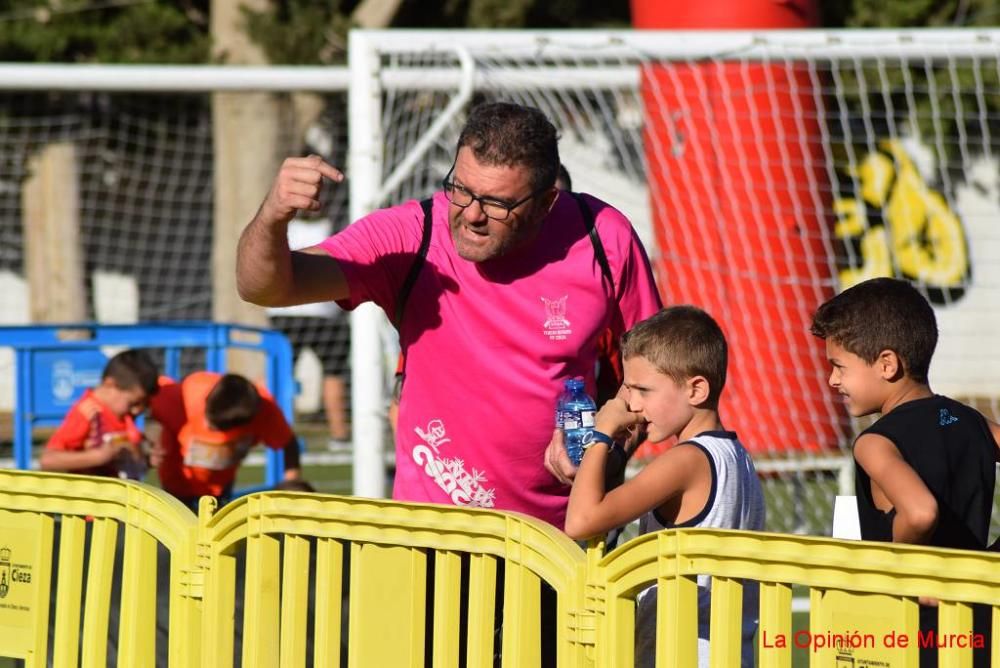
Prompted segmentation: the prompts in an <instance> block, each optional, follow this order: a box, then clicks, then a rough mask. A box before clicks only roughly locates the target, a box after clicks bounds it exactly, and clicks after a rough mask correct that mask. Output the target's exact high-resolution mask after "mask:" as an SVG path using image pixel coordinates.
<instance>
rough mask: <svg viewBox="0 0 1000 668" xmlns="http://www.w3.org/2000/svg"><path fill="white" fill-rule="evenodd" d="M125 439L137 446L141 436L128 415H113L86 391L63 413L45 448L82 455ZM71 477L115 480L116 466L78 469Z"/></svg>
mask: <svg viewBox="0 0 1000 668" xmlns="http://www.w3.org/2000/svg"><path fill="white" fill-rule="evenodd" d="M119 438H124V439H126V440H128V442H129V443H132V444H133V445H137V444H138V443H140V442H141V441H142V432H140V431H139V428H138V427H136V426H135V422H134V421H133V420H132V416H131V415H123V416H119V415H115V414H114V413H113V412H112V411H111V410H110V409H109V408H108V407H107V406H105V405H104V404H103V403H101V402H100V400H98V398H97V397H96V396H94V391H93V390H87V391H86V392H84V393H83V396H82V397H80V399H79V400H78V401H77V402H76V403H75V404H73V406H72V407H71V408H70V409H69V412H68V413H66V417H65V418H64V419H63V422H62V424H61V425H59V428H58V429H56V431H55V433H54V434H52V437H51V438H50V439H49V442H48V443H46V444H45V447H46V448H48V449H49V450H69V451H82V450H87V449H90V448H96V447H99V446H100V445H101V443H103V442H104V441H105V440H108V439H111V440H114V439H119ZM74 473H86V474H88V475H103V476H110V477H112V478H117V477H118V466H117V465H115V463H114V462H109V463H107V464H104V465H103V466H95V467H93V468H89V469H80V470H78V471H74Z"/></svg>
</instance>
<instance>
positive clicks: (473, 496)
mask: <svg viewBox="0 0 1000 668" xmlns="http://www.w3.org/2000/svg"><path fill="white" fill-rule="evenodd" d="M413 431H415V432H416V433H417V436H419V437H420V438H421V440H423V443H421V444H420V445H418V446H416V447H415V448H413V461H415V462H416V463H417V465H419V466H422V467H423V470H424V473H426V474H427V475H428V476H430V477H431V478H432V479H433V480H434V482H435V483H436V484H437V486H438V487H440V488H441V489H442V490H444V492H445V493H446V494H448V496H450V497H451V501H452V503H454V504H455V505H456V506H471V507H474V508H492V507H493V506H494V504H495V503H496V492H495V491H494V489H492V488H491V489H486V488H485V487H483V483H485V482H487V481H488V479H487V478H486V474H485V473H484V472H482V471H479V470H477V469H475V468H474V469H472V473H469V472H467V471H466V470H465V462H464V461H462V460H461V459H459V458H458V457H454V458H451V459H449V458H447V457H443V456H441V446H442V445H444V444H446V443H450V442H451V439H450V438H448V436H447V432H446V431H445V428H444V422H443V421H442V420H436V419H435V420H431V421H430V422H428V423H427V430H426V431H425V430H423V429H421V428H420V427H415V428H414V429H413Z"/></svg>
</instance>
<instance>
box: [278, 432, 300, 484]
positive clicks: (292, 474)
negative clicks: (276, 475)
mask: <svg viewBox="0 0 1000 668" xmlns="http://www.w3.org/2000/svg"><path fill="white" fill-rule="evenodd" d="M284 452H285V475H284V478H282V479H283V480H301V479H302V468H301V466H300V465H299V439H298V438H296V437H295V436H292V439H291V440H290V441H288V443H286V444H285V448H284Z"/></svg>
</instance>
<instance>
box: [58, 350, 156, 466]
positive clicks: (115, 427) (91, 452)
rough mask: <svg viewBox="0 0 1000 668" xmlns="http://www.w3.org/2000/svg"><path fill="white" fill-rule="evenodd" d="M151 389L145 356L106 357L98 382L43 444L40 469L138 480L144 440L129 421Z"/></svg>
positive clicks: (152, 376)
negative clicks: (105, 363) (108, 358)
mask: <svg viewBox="0 0 1000 668" xmlns="http://www.w3.org/2000/svg"><path fill="white" fill-rule="evenodd" d="M156 390H157V371H156V364H154V363H153V360H152V359H150V357H149V355H147V354H146V353H145V352H143V351H141V350H126V351H124V352H121V353H118V354H117V355H115V356H114V357H112V358H111V359H110V360H109V361H108V363H107V365H105V367H104V371H103V373H102V374H101V383H100V384H99V385H98V386H97V387H95V388H92V389H89V390H87V391H86V392H84V394H83V396H82V397H80V399H79V400H78V401H77V402H76V403H75V404H73V406H72V408H70V409H69V412H68V413H67V414H66V417H65V419H64V420H63V422H62V424H61V425H59V428H58V429H56V431H55V433H54V434H52V437H51V438H50V439H49V441H48V443H46V444H45V450H44V451H43V452H42V455H41V458H40V460H39V465H40V467H41V469H42V470H43V471H65V472H69V473H85V474H89V475H102V476H110V477H112V478H118V477H122V478H132V479H136V480H141V479H142V478H143V477H144V475H145V471H146V457H145V455H143V454H142V452H141V450H140V444H141V443H142V441H143V439H144V437H143V434H142V432H141V431H139V428H138V427H136V425H135V421H134V420H133V418H134V417H135V416H137V415H139V414H140V413H142V411H144V410H145V408H146V404H147V403H148V402H149V399H150V398H151V397H152V396H153V395H154V394H156Z"/></svg>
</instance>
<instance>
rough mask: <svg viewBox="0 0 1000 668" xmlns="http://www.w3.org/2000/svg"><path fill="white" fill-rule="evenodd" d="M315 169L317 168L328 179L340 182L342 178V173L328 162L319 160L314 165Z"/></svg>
mask: <svg viewBox="0 0 1000 668" xmlns="http://www.w3.org/2000/svg"><path fill="white" fill-rule="evenodd" d="M316 169H318V170H319V173H320V174H322V175H323V176H325V177H326V178H328V179H330V180H331V181H335V182H337V183H340V182H341V181H343V180H344V173H343V172H342V171H340V170H339V169H337V168H336V167H334V166H333V165H331V164H330V163H328V162H324V161H322V160H320V161H319V164H318V165H317V166H316Z"/></svg>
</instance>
